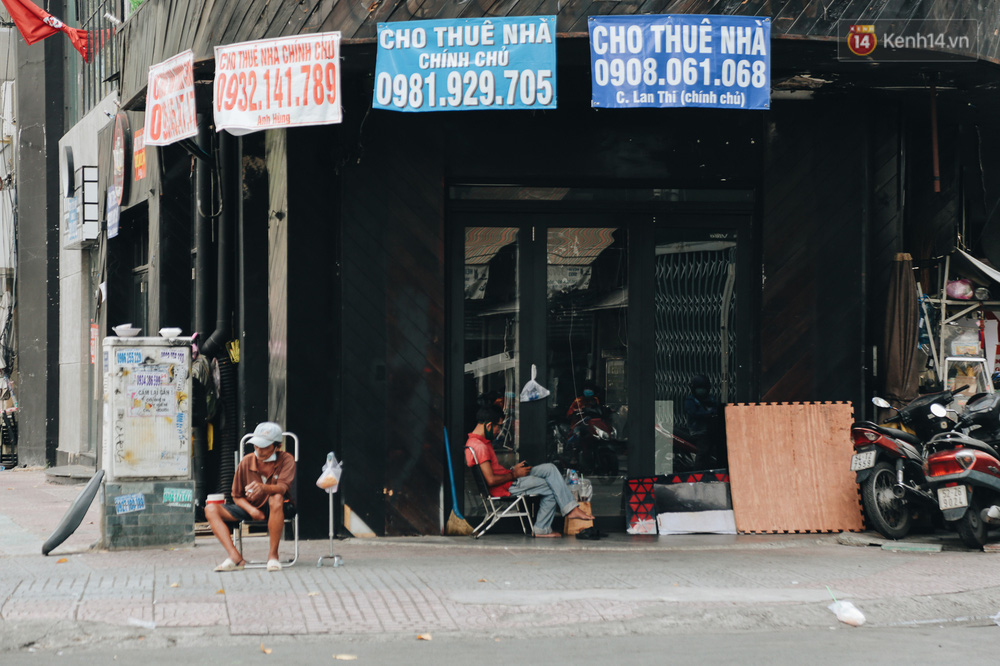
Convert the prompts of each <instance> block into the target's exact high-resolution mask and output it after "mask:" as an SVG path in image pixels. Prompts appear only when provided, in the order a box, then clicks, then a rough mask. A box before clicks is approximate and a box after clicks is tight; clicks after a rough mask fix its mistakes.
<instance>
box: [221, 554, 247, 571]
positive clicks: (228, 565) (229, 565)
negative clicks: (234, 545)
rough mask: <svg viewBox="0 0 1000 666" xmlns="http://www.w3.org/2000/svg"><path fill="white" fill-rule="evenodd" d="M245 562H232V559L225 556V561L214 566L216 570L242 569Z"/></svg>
mask: <svg viewBox="0 0 1000 666" xmlns="http://www.w3.org/2000/svg"><path fill="white" fill-rule="evenodd" d="M245 564H246V562H245V561H244V560H240V561H239V562H233V561H232V559H230V558H228V557H227V558H226V559H225V561H224V562H223V563H222V564H220V565H219V566H217V567H215V570H216V571H243V566H244V565H245Z"/></svg>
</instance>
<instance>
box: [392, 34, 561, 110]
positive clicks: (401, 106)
mask: <svg viewBox="0 0 1000 666" xmlns="http://www.w3.org/2000/svg"><path fill="white" fill-rule="evenodd" d="M555 28H556V17H555V16H517V17H503V18H476V19H472V18H470V19H441V20H434V21H406V22H396V23H379V24H378V55H377V58H376V62H375V92H374V94H373V100H372V106H373V107H374V108H376V109H388V110H391V111H406V112H421V111H475V110H480V109H482V110H489V109H554V108H556V41H555V37H556V35H555Z"/></svg>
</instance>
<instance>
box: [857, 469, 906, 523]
mask: <svg viewBox="0 0 1000 666" xmlns="http://www.w3.org/2000/svg"><path fill="white" fill-rule="evenodd" d="M895 485H896V470H895V468H894V467H893V466H892V465H890V464H889V463H887V462H880V463H878V464H877V465H875V469H874V470H872V473H871V476H869V477H868V478H867V479H865V481H864V482H863V483H862V484H861V504H862V505H863V506H864V508H865V516H867V517H868V522H869V523H871V526H872V527H874V528H875V529H876V530H878V533H879V534H881V535H882V536H884V537H885V538H886V539H902V538H903V537H905V536H906V535H907V534H909V533H910V526H911V525H912V524H913V514H912V513H911V511H910V505H909V502H907V501H906V500H905V499H901V498H899V497H896V495H895V493H893V490H892V489H893V488H894V487H895Z"/></svg>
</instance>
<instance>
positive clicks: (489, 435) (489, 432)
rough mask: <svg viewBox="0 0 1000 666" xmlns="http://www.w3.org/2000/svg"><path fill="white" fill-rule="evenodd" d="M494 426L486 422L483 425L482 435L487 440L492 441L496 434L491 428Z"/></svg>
mask: <svg viewBox="0 0 1000 666" xmlns="http://www.w3.org/2000/svg"><path fill="white" fill-rule="evenodd" d="M494 427H495V426H494V425H493V424H492V423H487V424H486V425H485V426H484V427H483V435H484V436H485V437H486V441H487V442H490V441H492V440H493V438H494V437H495V436H496V433H495V432H494V430H493V428H494Z"/></svg>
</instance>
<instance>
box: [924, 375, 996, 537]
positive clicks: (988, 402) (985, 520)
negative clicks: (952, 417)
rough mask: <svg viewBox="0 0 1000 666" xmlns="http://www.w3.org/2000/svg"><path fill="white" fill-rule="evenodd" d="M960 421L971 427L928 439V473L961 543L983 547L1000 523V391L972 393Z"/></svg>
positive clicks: (942, 511)
mask: <svg viewBox="0 0 1000 666" xmlns="http://www.w3.org/2000/svg"><path fill="white" fill-rule="evenodd" d="M958 425H959V427H960V428H963V429H965V430H967V432H959V431H953V432H947V433H942V434H940V435H937V436H935V437H933V438H932V439H931V440H930V441H929V442H928V443H927V450H928V455H927V460H926V462H925V463H924V474H925V476H926V477H927V481H928V484H929V485H930V487H931V488H932V489H933V490H934V491H936V493H937V502H938V506H939V508H940V509H941V513H942V514H943V515H944V519H945V521H947V522H950V523H954V525H955V527H956V528H957V530H958V536H959V538H961V540H962V543H964V544H965V545H966V546H968V547H969V548H981V547H982V546H983V545H984V544H985V543H986V537H987V532H988V530H989V525H991V524H1000V449H998V446H1000V393H985V394H979V395H976V396H973V397H972V398H970V399H969V402H968V403H966V405H965V411H964V412H963V414H962V416H961V417H960V418H959V423H958ZM972 435H975V437H973V436H972Z"/></svg>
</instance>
